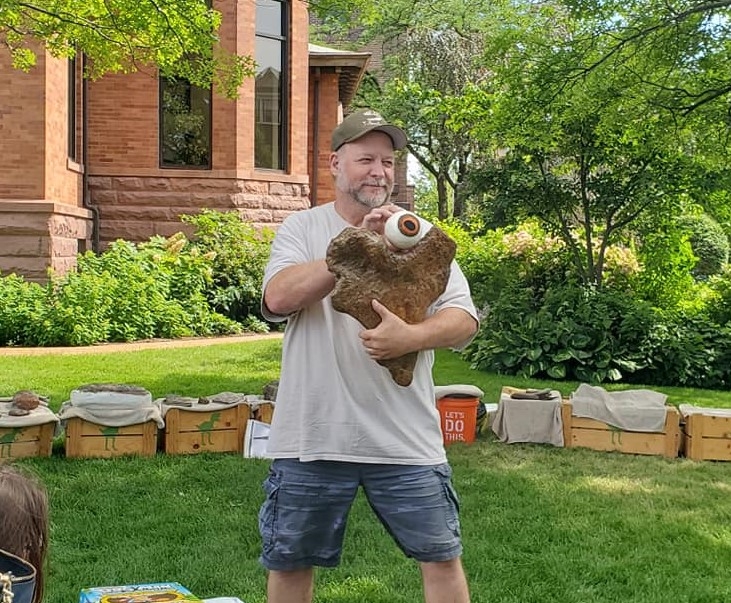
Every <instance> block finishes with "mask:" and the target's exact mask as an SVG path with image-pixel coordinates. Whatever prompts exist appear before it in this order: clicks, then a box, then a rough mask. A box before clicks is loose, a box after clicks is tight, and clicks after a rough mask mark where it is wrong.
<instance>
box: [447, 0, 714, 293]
mask: <svg viewBox="0 0 731 603" xmlns="http://www.w3.org/2000/svg"><path fill="white" fill-rule="evenodd" d="M505 10H506V11H507V10H509V8H508V7H505ZM510 10H512V11H513V14H510V15H508V14H506V19H505V20H504V23H505V24H506V25H504V26H501V25H500V24H494V25H493V29H492V30H491V33H492V35H491V36H490V42H491V46H490V48H489V49H488V52H487V54H486V58H485V60H486V61H487V63H488V64H489V65H492V66H493V74H492V78H491V79H490V81H489V83H488V85H486V86H483V87H481V88H479V89H475V90H473V93H472V104H465V105H463V109H464V114H463V115H462V116H461V117H459V118H454V119H455V120H456V121H458V122H459V121H461V122H463V123H472V124H474V126H473V135H475V136H477V137H478V138H480V139H482V140H483V141H485V142H488V141H489V143H490V144H491V145H492V150H493V154H492V155H491V156H487V155H484V156H483V165H482V169H481V170H480V171H479V174H478V177H477V178H475V182H476V184H477V186H478V187H479V188H480V189H481V190H482V191H483V192H487V193H488V195H487V199H488V202H487V203H486V205H485V207H486V209H489V210H490V211H491V212H492V213H493V215H495V214H497V215H500V214H502V216H503V217H504V218H505V217H507V219H511V218H513V219H514V218H516V217H520V216H526V215H533V216H536V217H538V218H539V219H541V221H542V222H543V223H544V224H545V225H546V227H547V228H549V229H550V230H552V231H553V232H555V233H556V234H557V235H559V236H561V238H562V239H563V241H564V242H565V243H566V246H567V248H568V249H569V250H570V253H571V256H572V258H573V261H574V265H575V267H576V270H577V274H578V276H579V277H580V279H581V280H582V282H583V283H585V284H587V285H594V286H601V285H602V278H603V268H604V261H605V252H606V250H607V248H608V247H609V245H611V244H613V243H621V242H625V243H626V242H629V241H630V239H631V237H632V236H633V234H634V233H633V229H634V228H635V227H636V225H637V223H638V220H639V219H640V218H641V217H643V218H644V217H646V216H647V215H648V214H650V215H652V214H655V215H658V216H663V217H664V216H667V215H678V214H679V212H680V211H681V209H682V207H683V204H684V203H687V196H688V191H690V190H692V189H693V186H694V185H693V182H694V180H695V179H696V178H697V174H698V164H699V162H706V161H707V160H708V156H707V155H705V156H704V155H702V154H697V153H696V150H697V149H698V148H699V145H700V144H701V141H702V139H703V138H704V137H705V132H709V131H711V130H712V129H713V127H714V125H713V124H712V123H710V122H706V121H704V120H700V119H697V120H692V121H691V120H687V119H686V120H682V119H679V118H678V115H677V114H674V113H673V112H672V111H669V110H667V109H666V108H664V107H661V106H659V105H658V104H657V103H656V100H657V95H656V89H655V88H654V87H653V86H651V85H649V84H648V83H647V81H646V79H647V78H638V77H636V74H637V73H639V72H644V73H646V74H648V73H650V71H651V67H652V65H654V63H653V62H652V61H651V60H649V59H648V57H647V56H645V55H641V54H637V55H635V56H634V57H631V58H628V59H627V60H626V61H625V62H623V63H621V64H618V63H615V62H610V61H602V60H601V59H602V57H606V56H607V54H608V53H609V52H611V49H612V47H613V44H614V39H613V37H612V36H611V35H607V36H604V37H602V36H598V37H597V36H596V35H595V36H594V37H592V32H595V26H596V23H595V21H593V20H591V19H589V20H586V19H583V18H582V16H581V14H578V13H576V12H571V11H569V10H567V9H566V7H564V6H561V5H560V4H558V3H557V4H553V5H551V4H541V5H536V4H531V3H525V4H523V5H520V6H516V7H514V8H513V9H510ZM589 39H591V40H592V46H591V48H590V49H589V46H588V45H587V46H581V45H580V44H579V45H577V44H576V41H577V40H582V41H583V40H589ZM577 52H579V53H580V54H581V56H582V57H583V59H584V60H586V61H587V62H590V61H591V62H592V64H593V65H594V67H593V68H592V69H590V70H588V71H586V72H585V73H584V74H583V76H582V77H581V78H580V79H576V80H575V81H573V82H570V84H567V81H566V74H567V73H570V72H571V70H572V69H574V68H575V66H576V64H577ZM676 81H677V82H678V83H681V82H682V78H681V77H680V76H679V75H678V76H677V78H676ZM707 148H708V149H710V147H707ZM715 152H716V153H723V150H722V149H721V148H720V147H716V149H715ZM719 159H720V155H716V157H715V160H716V161H718V160H719Z"/></svg>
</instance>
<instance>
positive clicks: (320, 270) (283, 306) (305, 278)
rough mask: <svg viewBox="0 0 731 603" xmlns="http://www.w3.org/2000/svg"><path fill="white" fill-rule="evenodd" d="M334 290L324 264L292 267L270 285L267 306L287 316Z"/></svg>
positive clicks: (331, 279) (275, 312)
mask: <svg viewBox="0 0 731 603" xmlns="http://www.w3.org/2000/svg"><path fill="white" fill-rule="evenodd" d="M334 286H335V276H333V274H332V272H330V271H329V270H328V269H327V264H326V263H325V260H317V261H315V262H308V263H306V264H299V265H298V266H290V267H288V268H285V269H284V270H281V271H280V272H278V273H277V274H275V275H274V276H273V277H272V279H271V280H270V281H269V282H268V283H267V287H266V290H265V291H264V303H265V304H266V307H267V308H268V309H269V311H270V312H272V313H274V314H278V315H280V316H287V315H288V314H291V313H292V312H296V311H298V310H301V309H302V308H306V307H307V306H309V305H310V304H313V303H315V302H317V301H320V300H321V299H322V298H323V297H325V296H326V295H327V294H328V293H330V291H332V290H333V287H334Z"/></svg>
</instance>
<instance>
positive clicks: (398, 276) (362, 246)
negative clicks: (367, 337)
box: [326, 226, 457, 386]
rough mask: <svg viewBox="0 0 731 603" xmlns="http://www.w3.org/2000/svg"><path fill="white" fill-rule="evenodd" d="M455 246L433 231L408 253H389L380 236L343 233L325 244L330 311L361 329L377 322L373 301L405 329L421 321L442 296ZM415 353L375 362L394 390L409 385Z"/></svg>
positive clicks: (353, 230)
mask: <svg viewBox="0 0 731 603" xmlns="http://www.w3.org/2000/svg"><path fill="white" fill-rule="evenodd" d="M456 248H457V246H456V244H455V243H454V241H452V239H450V238H449V237H448V236H447V235H446V234H444V232H443V231H441V230H440V229H438V228H437V227H436V226H434V227H432V228H431V230H430V231H429V232H428V233H427V234H426V235H425V236H424V238H423V239H422V240H421V241H419V243H417V244H416V245H415V246H414V247H413V248H411V249H410V250H408V251H405V252H404V251H392V250H391V249H389V248H388V247H387V246H386V243H385V241H384V239H383V237H382V236H380V235H379V234H376V233H374V232H371V231H368V230H364V229H362V228H352V227H351V228H346V229H345V230H343V232H341V233H340V234H339V235H338V236H337V237H335V238H334V239H333V240H332V241H330V245H329V246H328V249H327V256H326V261H327V267H328V268H329V269H330V272H332V273H333V274H334V275H335V289H333V292H332V304H333V308H335V309H336V310H338V311H339V312H345V313H346V314H349V315H350V316H352V317H353V318H355V319H356V320H357V321H359V322H360V323H361V324H362V325H363V326H364V327H365V328H366V329H372V328H374V327H376V326H377V325H378V323H380V322H381V317H380V316H379V315H378V314H377V313H376V311H375V310H374V309H373V308H372V306H371V300H373V299H377V300H378V301H379V302H381V303H382V304H383V305H384V306H386V307H387V308H388V309H389V310H390V311H391V312H393V313H394V314H396V316H398V317H399V318H401V319H402V320H404V321H405V322H407V323H409V324H416V323H419V322H421V321H423V320H424V319H425V318H426V312H427V310H428V308H429V306H430V305H431V304H432V303H434V302H435V301H436V299H437V298H438V297H439V296H440V295H441V294H442V293H443V292H444V289H445V288H446V286H447V281H448V280H449V271H450V264H451V262H452V260H453V259H454V253H455V251H456ZM416 358H417V353H416V352H410V353H409V354H406V355H404V356H400V357H398V358H393V359H390V360H378V361H377V362H378V363H379V364H380V365H382V366H384V367H385V368H387V369H388V371H389V372H390V373H391V377H392V378H393V380H394V381H395V382H396V383H398V384H399V385H403V386H406V385H409V384H410V383H411V380H412V378H413V373H414V366H415V365H416Z"/></svg>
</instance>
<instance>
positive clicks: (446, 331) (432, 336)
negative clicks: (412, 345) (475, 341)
mask: <svg viewBox="0 0 731 603" xmlns="http://www.w3.org/2000/svg"><path fill="white" fill-rule="evenodd" d="M412 327H414V329H415V336H416V342H417V343H416V345H417V346H418V348H417V349H419V350H435V349H438V348H452V347H460V346H462V345H463V344H464V343H465V342H467V341H468V340H469V339H470V337H472V336H473V335H474V334H475V332H476V331H477V321H476V320H475V318H474V317H473V316H472V315H471V314H469V313H468V312H466V311H465V310H462V309H461V308H444V309H443V310H439V312H437V313H436V314H433V315H431V316H429V317H428V318H427V319H426V320H424V321H422V322H420V323H419V324H416V325H412Z"/></svg>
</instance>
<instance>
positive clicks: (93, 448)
mask: <svg viewBox="0 0 731 603" xmlns="http://www.w3.org/2000/svg"><path fill="white" fill-rule="evenodd" d="M156 451H157V423H155V421H147V422H145V423H138V424H136V425H125V426H123V427H107V426H105V425H99V424H98V423H92V422H91V421H85V420H84V419H80V418H78V417H72V418H70V419H68V420H67V421H66V456H68V457H113V456H122V455H126V454H137V455H140V456H153V455H154V454H155V452H156Z"/></svg>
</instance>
